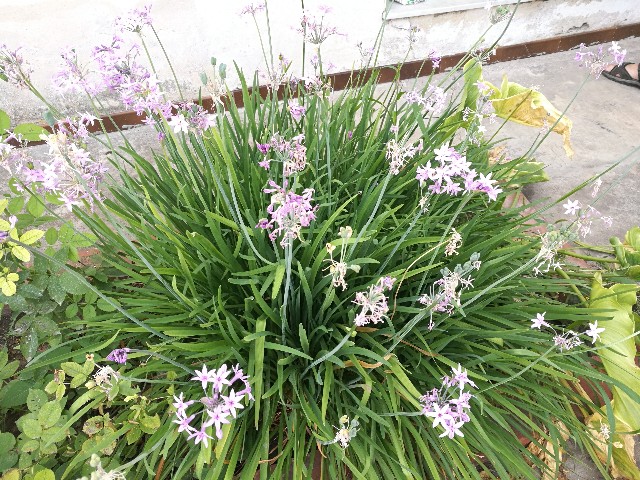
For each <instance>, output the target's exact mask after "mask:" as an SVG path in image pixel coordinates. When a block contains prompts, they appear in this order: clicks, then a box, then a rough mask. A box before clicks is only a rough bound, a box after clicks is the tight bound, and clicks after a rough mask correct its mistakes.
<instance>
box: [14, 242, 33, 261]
mask: <svg viewBox="0 0 640 480" xmlns="http://www.w3.org/2000/svg"><path fill="white" fill-rule="evenodd" d="M11 254H12V255H13V256H14V257H16V258H17V259H18V260H20V261H21V262H28V261H29V260H31V254H30V253H29V250H27V249H26V248H24V247H21V246H20V245H14V246H13V247H11Z"/></svg>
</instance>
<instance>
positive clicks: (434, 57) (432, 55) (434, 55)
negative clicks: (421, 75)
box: [427, 48, 442, 69]
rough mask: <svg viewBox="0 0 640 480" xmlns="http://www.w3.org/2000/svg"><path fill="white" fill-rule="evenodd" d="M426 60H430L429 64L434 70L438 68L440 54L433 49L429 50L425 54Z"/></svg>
mask: <svg viewBox="0 0 640 480" xmlns="http://www.w3.org/2000/svg"><path fill="white" fill-rule="evenodd" d="M427 58H428V59H429V60H431V64H432V65H433V68H434V69H435V68H438V67H440V61H441V60H442V54H441V53H440V52H439V51H437V50H436V49H434V48H432V49H430V50H429V52H428V53H427Z"/></svg>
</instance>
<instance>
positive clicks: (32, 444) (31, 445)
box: [20, 440, 40, 453]
mask: <svg viewBox="0 0 640 480" xmlns="http://www.w3.org/2000/svg"><path fill="white" fill-rule="evenodd" d="M39 446H40V442H39V441H38V440H27V441H26V442H24V443H23V444H22V445H21V446H20V451H21V452H24V453H31V452H35V451H36V450H37V449H38V447H39Z"/></svg>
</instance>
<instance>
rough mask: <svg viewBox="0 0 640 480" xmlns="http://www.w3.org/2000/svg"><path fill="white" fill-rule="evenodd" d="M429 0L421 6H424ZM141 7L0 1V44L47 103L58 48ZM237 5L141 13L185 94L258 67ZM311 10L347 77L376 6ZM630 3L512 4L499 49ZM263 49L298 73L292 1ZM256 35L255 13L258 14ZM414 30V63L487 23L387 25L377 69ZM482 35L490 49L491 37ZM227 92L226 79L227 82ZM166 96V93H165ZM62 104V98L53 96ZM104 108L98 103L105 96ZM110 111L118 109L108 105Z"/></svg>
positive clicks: (23, 108) (621, 18)
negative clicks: (321, 14)
mask: <svg viewBox="0 0 640 480" xmlns="http://www.w3.org/2000/svg"><path fill="white" fill-rule="evenodd" d="M427 1H429V0H427ZM145 3H147V2H142V1H139V0H132V1H128V0H99V1H98V0H93V1H88V0H22V1H21V2H14V1H10V0H0V9H1V11H2V17H1V20H0V43H6V44H7V45H8V46H10V47H16V46H22V47H23V50H22V53H23V55H24V56H25V57H26V58H27V59H28V61H29V63H30V64H31V65H32V66H33V68H34V70H35V73H34V74H33V80H34V81H35V83H36V84H37V85H38V86H39V87H40V88H41V90H42V91H43V92H44V93H45V96H47V97H51V96H53V95H55V92H54V91H53V90H52V89H51V87H50V86H49V85H50V79H51V76H52V75H53V74H54V73H55V71H56V70H57V67H58V65H59V61H58V60H59V56H58V54H59V51H60V49H61V48H63V47H65V46H73V47H75V48H76V50H77V51H78V54H79V56H80V57H81V58H87V57H88V55H89V53H90V50H91V48H92V46H94V45H96V44H99V43H101V42H105V41H107V40H108V39H109V38H110V35H111V32H112V30H113V28H112V26H113V20H114V19H115V17H117V16H119V15H124V14H126V12H127V11H128V10H130V9H131V8H133V7H139V6H141V5H144V4H145ZM246 3H247V2H246V1H245V0H229V1H223V0H157V1H155V2H152V4H153V7H152V10H151V14H152V17H153V19H154V25H155V26H156V29H157V31H158V33H159V35H160V38H161V39H162V41H163V43H164V45H165V47H166V49H167V51H168V54H169V56H170V57H171V59H172V62H173V64H174V67H175V69H176V71H177V72H178V77H179V79H180V82H181V83H182V84H183V87H184V89H185V90H186V91H187V96H190V97H193V96H195V95H196V94H197V91H198V87H199V86H200V80H199V72H201V71H202V70H203V69H204V68H205V67H207V66H208V65H209V58H210V57H211V56H212V55H214V56H216V57H217V58H218V59H219V61H222V62H225V63H227V64H229V65H230V67H229V72H230V73H232V70H233V68H232V67H231V64H232V62H233V61H234V60H235V61H236V62H237V63H238V64H239V65H240V66H242V67H243V69H244V70H245V71H246V72H249V73H250V72H253V71H255V69H257V68H261V67H262V53H261V50H260V46H259V45H260V44H259V40H258V36H257V33H256V29H255V25H254V24H253V19H252V18H251V16H243V17H240V16H239V15H238V11H239V10H240V8H241V7H242V6H243V5H245V4H246ZM319 4H323V5H328V6H330V7H332V8H333V13H332V14H331V15H330V17H328V18H329V19H330V20H329V21H330V22H331V23H333V24H334V25H335V26H336V27H338V28H339V29H340V30H341V31H342V32H345V33H347V35H346V36H344V37H342V36H339V37H332V38H330V39H329V40H327V42H326V43H325V44H324V45H323V47H322V52H323V59H324V60H325V61H330V62H332V63H334V64H335V65H336V68H335V70H336V71H341V70H348V69H350V68H351V66H352V65H354V64H356V65H357V64H358V62H359V54H358V50H357V48H356V44H357V43H358V42H360V41H362V42H363V44H364V45H365V46H371V45H373V42H374V40H375V37H376V35H377V34H378V31H379V30H380V27H381V26H382V23H383V22H382V13H383V11H384V7H385V0H322V1H319V0H305V6H306V7H307V8H311V9H313V8H314V7H316V6H318V5H319ZM637 5H638V3H637V0H546V1H542V0H536V1H532V2H530V3H525V4H522V5H521V6H520V7H519V10H518V14H517V16H516V18H515V20H514V23H513V25H512V27H511V29H510V30H509V31H508V32H507V33H506V35H505V36H504V37H503V39H502V41H501V44H513V43H520V42H523V41H529V40H534V39H539V38H549V37H553V36H556V35H560V34H566V33H570V32H573V31H580V30H594V29H599V28H606V27H611V26H613V25H621V24H628V23H636V22H640V9H639V8H637ZM269 9H270V18H271V33H272V39H273V52H274V55H276V56H277V54H278V53H283V54H284V55H285V56H286V57H288V58H290V59H293V60H294V68H295V69H296V70H298V71H299V69H300V58H301V49H302V43H301V40H300V37H299V35H298V34H297V33H296V32H295V31H294V28H295V27H296V26H297V25H299V18H300V15H301V6H300V0H270V1H269ZM258 18H259V22H260V24H261V26H262V27H263V34H265V35H266V24H265V21H264V20H265V16H264V14H258ZM412 26H417V27H419V28H420V33H419V34H418V40H419V41H418V43H417V44H416V45H414V47H413V49H412V51H411V52H409V54H408V58H409V59H414V58H424V56H425V55H426V53H427V52H428V50H429V49H431V48H437V49H438V50H440V51H441V52H442V53H443V54H450V53H457V52H460V51H464V50H466V49H467V48H468V47H470V46H471V45H472V44H473V43H474V42H475V40H477V39H478V37H479V36H480V35H481V33H482V32H483V31H484V30H485V29H486V28H487V27H488V26H489V20H488V12H487V11H486V10H485V9H482V8H479V9H473V10H468V11H463V12H454V13H450V14H444V15H436V16H422V17H412V18H407V19H396V20H391V21H389V22H388V23H387V25H386V27H385V41H384V43H383V47H382V49H381V56H380V59H379V63H380V64H388V63H393V62H398V61H401V60H402V59H403V58H405V55H407V51H408V30H409V29H410V28H411V27H412ZM500 26H501V25H500V24H499V25H497V27H496V29H495V33H492V34H490V35H489V36H488V37H487V42H490V41H491V40H492V39H493V38H495V36H496V35H497V34H499V33H500V30H501V28H500ZM146 38H147V39H148V41H149V44H150V47H151V51H152V55H153V57H154V58H155V59H156V65H157V67H158V71H159V74H160V77H161V78H162V79H165V80H169V79H170V78H171V76H170V71H169V69H168V67H167V66H166V63H165V62H164V61H163V59H162V56H161V51H160V49H159V47H158V45H157V43H156V41H155V39H154V38H153V34H152V33H151V32H149V31H148V32H147V33H146ZM230 82H231V84H232V85H231V86H235V83H236V82H235V79H234V77H233V76H231V77H230ZM166 89H167V90H168V91H169V92H171V91H172V90H171V86H170V85H167V86H166ZM58 100H62V99H58ZM64 101H65V102H66V104H67V106H68V107H69V108H70V109H85V110H86V108H87V107H86V105H84V104H83V101H84V100H82V99H78V98H75V97H74V98H66V99H64ZM106 101H107V103H109V102H108V99H106ZM109 106H110V108H111V109H112V110H115V111H118V110H121V108H119V107H118V105H117V104H115V103H111V104H109ZM0 109H3V110H6V111H7V112H8V113H9V114H10V115H11V117H12V118H14V119H16V120H34V119H39V117H40V116H41V107H40V106H39V104H38V102H37V101H34V100H32V99H31V97H30V96H29V95H28V94H27V93H26V92H24V91H19V90H18V89H16V88H15V87H13V86H9V85H7V84H5V83H4V82H0Z"/></svg>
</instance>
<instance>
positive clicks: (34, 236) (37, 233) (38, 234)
mask: <svg viewBox="0 0 640 480" xmlns="http://www.w3.org/2000/svg"><path fill="white" fill-rule="evenodd" d="M43 236H44V232H43V231H42V230H28V231H26V232H24V233H23V234H22V235H21V236H20V241H21V242H22V243H24V244H26V245H33V244H34V243H36V242H37V241H38V240H40V239H41V238H42V237H43Z"/></svg>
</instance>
